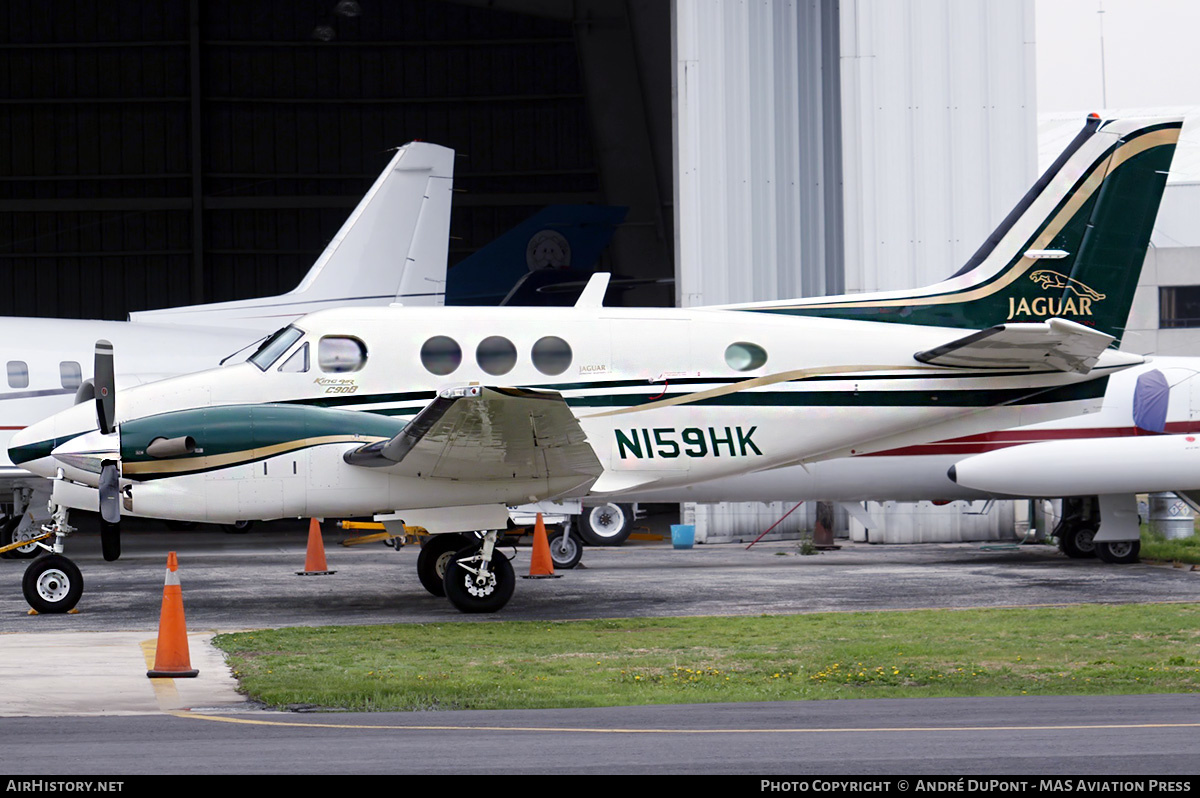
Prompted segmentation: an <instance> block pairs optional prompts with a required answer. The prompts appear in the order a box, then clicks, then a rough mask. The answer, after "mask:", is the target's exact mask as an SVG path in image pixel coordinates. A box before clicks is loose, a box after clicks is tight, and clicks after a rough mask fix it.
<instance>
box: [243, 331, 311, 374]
mask: <svg viewBox="0 0 1200 798" xmlns="http://www.w3.org/2000/svg"><path fill="white" fill-rule="evenodd" d="M302 335H304V332H303V331H302V330H300V329H297V328H296V327H290V326H289V327H284V328H283V329H282V330H278V331H277V332H275V333H274V334H273V335H272V336H271V337H270V338H268V339H267V340H265V341H263V343H262V346H260V347H259V348H258V350H257V351H256V352H255V353H254V354H253V355H251V356H250V362H251V363H253V364H254V365H256V366H258V367H259V369H261V370H262V371H266V370H267V369H269V368H271V366H272V365H274V363H275V361H276V360H278V359H279V358H281V357H283V353H284V352H286V351H288V350H289V349H291V348H292V344H294V343H296V342H297V341H299V340H300V336H302Z"/></svg>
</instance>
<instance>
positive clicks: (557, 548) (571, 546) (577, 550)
mask: <svg viewBox="0 0 1200 798" xmlns="http://www.w3.org/2000/svg"><path fill="white" fill-rule="evenodd" d="M548 539H549V541H550V559H551V560H553V561H554V567H555V568H562V569H563V570H570V569H572V568H574V567H575V566H576V565H579V561H580V560H581V559H582V558H583V546H581V545H579V539H578V538H576V537H574V536H569V535H564V534H563V531H562V530H561V529H559V530H556V531H554V532H551V533H550V535H549V538H548Z"/></svg>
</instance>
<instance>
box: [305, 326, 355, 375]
mask: <svg viewBox="0 0 1200 798" xmlns="http://www.w3.org/2000/svg"><path fill="white" fill-rule="evenodd" d="M366 364H367V347H366V344H364V343H363V342H362V341H360V340H358V339H357V338H354V337H353V336H349V335H327V336H325V337H324V338H322V339H321V342H320V343H319V344H317V365H318V366H320V367H321V371H326V372H333V373H335V374H337V373H342V372H347V371H358V370H359V369H361V368H362V367H363V366H365V365H366Z"/></svg>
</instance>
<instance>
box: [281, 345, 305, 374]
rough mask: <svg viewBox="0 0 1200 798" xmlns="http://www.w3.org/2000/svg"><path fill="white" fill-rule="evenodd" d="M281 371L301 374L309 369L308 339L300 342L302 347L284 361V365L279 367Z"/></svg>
mask: <svg viewBox="0 0 1200 798" xmlns="http://www.w3.org/2000/svg"><path fill="white" fill-rule="evenodd" d="M279 370H280V371H283V372H291V373H293V374H299V373H302V372H305V371H308V341H305V342H304V343H302V344H300V348H299V349H297V350H296V351H295V352H293V353H292V356H291V357H289V358H288V359H287V360H285V361H283V365H282V366H280V367H279Z"/></svg>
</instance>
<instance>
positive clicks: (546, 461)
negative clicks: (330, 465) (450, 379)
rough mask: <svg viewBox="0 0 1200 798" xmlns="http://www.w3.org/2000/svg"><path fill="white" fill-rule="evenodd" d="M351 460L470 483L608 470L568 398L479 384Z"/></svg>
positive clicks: (439, 401) (442, 398)
mask: <svg viewBox="0 0 1200 798" xmlns="http://www.w3.org/2000/svg"><path fill="white" fill-rule="evenodd" d="M345 459H346V462H348V463H350V464H351V465H358V466H368V467H377V468H378V467H382V468H391V469H393V470H395V471H396V472H397V473H401V474H407V475H410V476H416V477H422V478H428V479H451V480H462V481H489V480H510V479H517V480H527V479H550V478H559V477H579V478H580V482H583V481H585V480H587V479H595V478H596V477H598V476H600V474H601V473H602V472H603V470H604V469H603V466H601V464H600V461H599V460H598V459H597V458H596V454H595V452H593V451H592V447H591V446H589V445H588V443H587V435H585V434H584V432H583V429H582V428H581V427H580V426H579V422H578V421H577V420H576V419H575V414H574V413H572V412H571V409H570V408H569V407H568V406H567V403H566V402H565V401H564V400H563V398H562V395H561V394H559V393H556V392H554V391H534V390H529V389H521V388H494V387H483V386H476V385H473V386H469V387H466V388H455V389H450V390H447V391H443V392H442V393H441V394H439V395H438V397H437V398H436V399H434V400H433V402H431V403H430V404H429V405H428V406H427V407H425V409H424V410H422V411H421V412H420V413H418V414H417V416H416V417H415V418H414V419H413V420H412V421H411V422H409V423H408V425H406V426H405V428H404V429H403V430H402V431H401V432H399V433H398V434H397V435H396V436H394V437H393V438H391V439H390V440H388V441H384V442H378V443H373V444H370V445H368V446H363V447H360V448H358V449H355V450H353V451H351V452H348V453H347V454H346V457H345Z"/></svg>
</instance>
